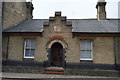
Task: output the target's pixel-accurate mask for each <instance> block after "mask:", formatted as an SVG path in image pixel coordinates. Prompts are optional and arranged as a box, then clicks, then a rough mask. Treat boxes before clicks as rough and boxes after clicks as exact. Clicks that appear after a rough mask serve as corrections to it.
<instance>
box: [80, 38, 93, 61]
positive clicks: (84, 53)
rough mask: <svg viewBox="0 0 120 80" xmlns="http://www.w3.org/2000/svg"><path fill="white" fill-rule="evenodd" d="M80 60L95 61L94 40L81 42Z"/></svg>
mask: <svg viewBox="0 0 120 80" xmlns="http://www.w3.org/2000/svg"><path fill="white" fill-rule="evenodd" d="M80 60H93V41H92V40H80Z"/></svg>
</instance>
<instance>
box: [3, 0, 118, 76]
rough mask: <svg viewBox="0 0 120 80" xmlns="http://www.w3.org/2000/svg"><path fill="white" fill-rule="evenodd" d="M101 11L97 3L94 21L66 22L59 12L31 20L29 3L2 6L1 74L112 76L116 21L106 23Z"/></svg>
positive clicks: (101, 0) (100, 3) (115, 68)
mask: <svg viewBox="0 0 120 80" xmlns="http://www.w3.org/2000/svg"><path fill="white" fill-rule="evenodd" d="M105 6H106V2H105V1H104V0H99V1H98V2H97V5H96V9H97V18H96V19H67V18H66V16H62V15H61V12H60V11H57V12H55V16H53V17H49V19H32V10H33V5H32V4H31V3H30V2H29V3H4V5H3V7H4V8H3V72H32V73H61V74H63V73H64V74H84V75H106V76H118V72H119V63H120V58H119V55H120V54H119V53H120V51H119V50H120V47H119V44H120V37H119V36H120V34H119V33H120V32H119V30H118V29H119V27H118V21H119V19H108V18H107V17H106V10H105ZM11 7H13V8H11ZM14 15H16V16H14ZM13 18H14V19H13ZM56 68H57V69H56Z"/></svg>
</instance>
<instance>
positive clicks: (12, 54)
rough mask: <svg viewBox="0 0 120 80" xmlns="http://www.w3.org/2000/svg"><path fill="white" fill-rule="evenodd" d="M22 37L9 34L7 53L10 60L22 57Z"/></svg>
mask: <svg viewBox="0 0 120 80" xmlns="http://www.w3.org/2000/svg"><path fill="white" fill-rule="evenodd" d="M23 44H24V39H23V38H21V37H17V36H11V37H10V39H9V51H8V53H9V55H8V59H10V60H20V61H22V59H23V51H24V50H23V48H24V45H23Z"/></svg>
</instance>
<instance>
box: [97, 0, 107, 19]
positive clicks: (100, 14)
mask: <svg viewBox="0 0 120 80" xmlns="http://www.w3.org/2000/svg"><path fill="white" fill-rule="evenodd" d="M105 6H106V2H105V0H98V2H97V5H96V9H97V18H98V20H105V19H106V9H105Z"/></svg>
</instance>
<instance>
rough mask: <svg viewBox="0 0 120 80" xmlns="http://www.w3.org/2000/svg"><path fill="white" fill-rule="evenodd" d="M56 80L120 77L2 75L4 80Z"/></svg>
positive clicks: (111, 78) (106, 79)
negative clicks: (54, 79)
mask: <svg viewBox="0 0 120 80" xmlns="http://www.w3.org/2000/svg"><path fill="white" fill-rule="evenodd" d="M53 78H56V79H58V78H59V80H60V79H61V80H63V79H68V80H69V79H73V78H74V79H80V80H120V79H119V78H118V77H105V76H81V75H57V74H33V73H2V79H3V80H4V79H20V80H22V79H25V80H26V79H30V80H36V79H37V80H41V79H42V80H43V79H45V80H47V79H48V80H49V79H53Z"/></svg>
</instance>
